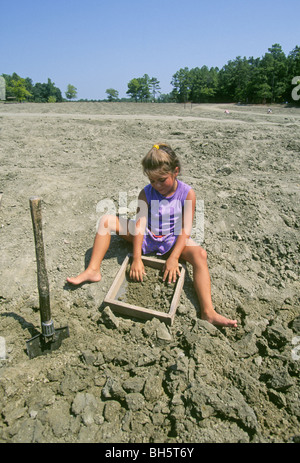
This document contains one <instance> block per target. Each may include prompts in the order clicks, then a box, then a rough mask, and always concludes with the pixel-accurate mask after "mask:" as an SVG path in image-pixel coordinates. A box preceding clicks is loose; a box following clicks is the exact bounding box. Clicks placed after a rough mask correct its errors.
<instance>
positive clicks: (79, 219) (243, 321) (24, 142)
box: [0, 103, 300, 444]
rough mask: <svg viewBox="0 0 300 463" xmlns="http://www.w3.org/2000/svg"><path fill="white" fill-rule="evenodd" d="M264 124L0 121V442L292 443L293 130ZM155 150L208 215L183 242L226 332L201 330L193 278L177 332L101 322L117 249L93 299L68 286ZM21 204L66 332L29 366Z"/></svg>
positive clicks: (281, 123)
mask: <svg viewBox="0 0 300 463" xmlns="http://www.w3.org/2000/svg"><path fill="white" fill-rule="evenodd" d="M225 109H229V114H225V113H224V111H225ZM272 109H273V112H272V114H267V107H265V106H235V105H229V106H228V105H227V106H223V105H197V106H192V107H191V106H189V105H186V106H184V105H175V104H166V105H163V104H161V105H159V104H126V103H124V104H123V103H122V104H114V103H111V104H109V103H62V104H19V105H18V104H1V105H0V140H1V143H0V156H1V186H0V190H1V194H2V196H1V199H2V201H1V206H0V226H1V228H0V242H1V268H0V281H1V288H0V303H1V307H0V341H1V342H0V357H1V360H0V442H12V443H16V442H26V443H27V442H39V443H46V442H53V443H56V442H61V443H63V442H70V443H75V442H76V443H78V442H104V443H158V442H159V443H170V444H171V443H190V442H193V443H196V442H199V443H204V442H216V443H217V442H220V443H224V442H234V443H237V442H244V443H248V442H263V443H269V442H284V443H289V442H299V440H300V432H299V418H300V405H299V404H300V401H299V367H300V316H299V289H300V285H299V251H300V239H299V227H300V217H299V203H300V202H299V186H300V185H299V174H300V166H299V152H300V135H299V134H300V131H299V128H300V113H299V109H294V108H287V107H284V106H275V107H273V108H272ZM159 141H165V142H168V143H170V144H171V145H172V147H173V148H175V149H176V151H177V152H178V154H179V156H180V158H181V161H182V166H183V170H182V175H181V177H180V178H181V179H182V180H183V181H185V182H187V183H189V184H191V185H192V187H193V188H194V190H195V192H196V195H197V198H198V199H199V200H201V201H202V202H201V201H200V202H199V204H200V203H201V204H204V218H205V222H204V225H205V226H204V236H199V233H198V232H199V230H198V229H197V227H196V228H195V229H194V238H195V239H196V240H197V239H198V241H199V244H202V246H203V247H204V248H205V249H206V250H207V252H208V259H209V268H210V273H211V279H212V296H213V301H214V304H215V307H216V310H217V311H219V312H220V313H222V314H223V315H226V316H228V317H230V318H237V319H238V322H239V326H238V328H237V329H225V328H216V327H214V326H212V325H210V324H208V323H207V322H204V321H202V320H200V318H199V313H198V303H197V298H196V295H195V291H194V288H193V282H192V272H191V268H190V267H189V266H188V267H187V275H186V279H185V283H184V287H183V291H182V295H181V298H180V303H179V306H178V309H177V312H176V317H175V320H174V324H173V326H165V324H164V323H162V322H160V321H158V320H157V319H155V318H154V319H153V320H148V321H143V320H139V319H133V318H131V317H127V318H126V317H124V316H121V315H118V314H116V313H112V312H111V310H110V309H109V308H108V307H106V306H105V304H103V299H104V297H105V295H106V293H107V291H108V290H109V288H110V286H111V284H112V282H113V280H114V277H115V275H116V273H117V271H118V269H119V267H120V265H121V263H122V261H123V260H124V258H125V256H126V255H127V254H128V252H129V251H130V247H129V245H128V244H126V243H125V242H124V241H122V240H121V239H120V238H119V237H117V236H113V237H112V242H111V247H110V250H109V252H108V254H107V256H106V258H105V260H104V261H103V265H102V275H103V278H102V281H101V282H100V283H97V284H87V285H82V286H80V287H79V288H73V287H70V285H68V284H66V277H67V276H72V275H76V274H77V273H79V272H80V271H81V270H82V269H83V268H84V266H85V265H86V262H87V261H88V259H89V257H90V253H91V247H92V245H93V238H94V234H95V231H96V224H97V221H98V220H99V216H100V215H101V213H102V212H103V211H102V206H103V204H104V201H105V200H107V204H108V206H109V207H110V208H115V209H116V210H118V209H119V206H120V201H119V199H120V193H122V198H124V193H126V195H127V196H126V198H127V205H125V210H126V207H127V210H128V211H132V209H133V207H132V205H133V204H134V203H133V201H135V199H136V197H137V194H138V192H139V190H140V189H141V188H143V186H144V185H145V184H146V183H147V179H146V178H145V177H144V176H143V174H142V170H141V166H140V161H141V158H142V156H143V155H144V154H145V153H146V152H147V151H148V150H149V149H150V147H151V146H152V145H153V144H154V143H157V142H159ZM31 196H40V197H41V198H42V213H43V233H44V242H45V252H46V262H47V270H48V278H49V284H50V296H51V313H52V318H53V321H54V326H55V327H56V328H59V327H64V326H68V328H69V332H70V336H69V337H68V338H67V339H65V340H64V341H63V343H62V345H61V347H60V348H59V349H58V350H56V351H54V352H52V353H51V354H49V355H47V356H40V357H36V358H34V359H29V358H28V355H27V351H26V341H28V340H29V339H31V338H32V337H33V336H34V335H35V334H37V333H39V332H40V329H41V327H40V319H39V298H38V290H37V275H36V274H37V270H36V258H35V248H34V241H33V231H32V223H31V216H30V210H29V198H30V197H31ZM109 200H111V201H110V202H109ZM122 207H124V204H122ZM198 213H199V214H200V212H199V210H198Z"/></svg>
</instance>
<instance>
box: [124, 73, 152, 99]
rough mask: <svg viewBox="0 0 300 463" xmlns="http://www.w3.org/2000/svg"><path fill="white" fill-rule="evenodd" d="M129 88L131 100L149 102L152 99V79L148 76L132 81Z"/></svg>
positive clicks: (128, 93)
mask: <svg viewBox="0 0 300 463" xmlns="http://www.w3.org/2000/svg"><path fill="white" fill-rule="evenodd" d="M127 86H128V90H127V92H126V93H127V95H131V98H133V99H134V100H135V101H138V100H139V101H144V100H146V101H147V100H148V99H149V98H150V89H149V86H150V78H149V76H148V74H144V75H143V77H136V78H134V79H131V81H130V82H129V83H128V84H127Z"/></svg>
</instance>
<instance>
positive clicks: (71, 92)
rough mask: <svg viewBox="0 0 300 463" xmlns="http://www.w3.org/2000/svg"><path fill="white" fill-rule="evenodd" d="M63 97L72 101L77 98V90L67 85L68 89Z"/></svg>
mask: <svg viewBox="0 0 300 463" xmlns="http://www.w3.org/2000/svg"><path fill="white" fill-rule="evenodd" d="M65 95H66V98H67V99H68V100H73V99H74V98H76V97H77V88H76V87H74V85H71V84H68V88H67V91H66V92H65Z"/></svg>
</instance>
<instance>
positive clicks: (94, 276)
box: [67, 215, 133, 285]
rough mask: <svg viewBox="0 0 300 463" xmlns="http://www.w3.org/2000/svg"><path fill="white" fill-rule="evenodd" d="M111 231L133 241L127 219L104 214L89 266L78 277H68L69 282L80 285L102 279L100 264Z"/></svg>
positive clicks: (108, 242) (106, 248)
mask: <svg viewBox="0 0 300 463" xmlns="http://www.w3.org/2000/svg"><path fill="white" fill-rule="evenodd" d="M111 233H117V234H118V235H121V236H122V238H124V239H125V240H126V241H130V242H132V239H133V237H132V235H130V233H129V231H128V221H127V219H121V218H119V217H117V216H114V215H105V216H103V217H102V218H101V220H100V224H99V227H98V231H97V233H96V236H95V240H94V245H93V251H92V256H91V259H90V262H89V265H88V267H87V268H86V269H85V270H84V271H83V272H82V273H80V274H79V275H78V276H77V277H72V278H67V281H68V282H69V283H71V284H73V285H79V284H81V283H84V282H97V281H100V280H101V273H100V265H101V262H102V260H103V258H104V256H105V254H106V252H107V250H108V248H109V245H110V240H111Z"/></svg>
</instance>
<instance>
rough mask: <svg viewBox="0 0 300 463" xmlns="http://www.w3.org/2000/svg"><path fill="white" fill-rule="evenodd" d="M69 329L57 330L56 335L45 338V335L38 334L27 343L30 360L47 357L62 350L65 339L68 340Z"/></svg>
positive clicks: (66, 327)
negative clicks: (55, 351)
mask: <svg viewBox="0 0 300 463" xmlns="http://www.w3.org/2000/svg"><path fill="white" fill-rule="evenodd" d="M69 336H70V334H69V327H68V326H65V327H63V328H57V329H56V330H55V332H54V335H53V336H51V337H45V336H44V335H43V334H37V335H36V336H34V337H33V338H31V339H29V340H28V341H26V344H27V354H28V357H29V358H30V359H32V358H34V357H38V356H39V355H47V354H50V353H51V352H53V351H54V350H57V349H59V348H60V346H61V343H62V341H63V340H64V339H66V338H68V337H69Z"/></svg>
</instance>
